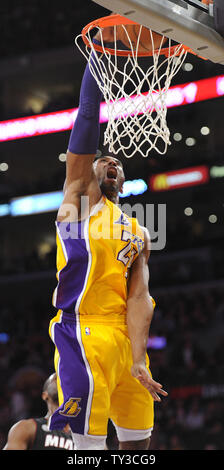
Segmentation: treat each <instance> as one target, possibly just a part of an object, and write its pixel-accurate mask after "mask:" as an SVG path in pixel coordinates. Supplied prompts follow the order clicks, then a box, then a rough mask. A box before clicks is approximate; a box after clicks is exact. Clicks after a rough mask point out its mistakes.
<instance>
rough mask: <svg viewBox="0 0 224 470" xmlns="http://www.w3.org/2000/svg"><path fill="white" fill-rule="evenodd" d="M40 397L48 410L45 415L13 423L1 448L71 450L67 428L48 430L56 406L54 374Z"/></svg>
mask: <svg viewBox="0 0 224 470" xmlns="http://www.w3.org/2000/svg"><path fill="white" fill-rule="evenodd" d="M42 398H43V400H44V401H45V402H46V405H47V408H48V412H47V415H46V416H45V417H42V418H31V419H24V420H21V421H19V422H18V423H16V424H14V425H13V426H12V428H11V429H10V431H9V434H8V440H7V443H6V445H5V447H4V448H3V450H73V449H74V444H73V441H72V437H71V434H70V431H69V429H68V430H67V429H65V430H61V431H57V430H54V431H50V430H49V428H48V420H49V417H50V416H51V415H52V413H53V412H54V411H55V410H56V409H57V408H58V393H57V384H56V374H52V375H50V377H49V378H48V379H47V380H46V382H45V383H44V386H43V392H42Z"/></svg>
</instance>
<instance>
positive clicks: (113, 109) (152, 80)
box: [75, 25, 187, 158]
mask: <svg viewBox="0 0 224 470" xmlns="http://www.w3.org/2000/svg"><path fill="white" fill-rule="evenodd" d="M123 28H124V29H125V32H126V35H127V38H128V39H129V42H130V55H129V56H128V57H125V58H123V59H122V60H123V63H122V65H121V64H120V62H121V59H120V58H119V57H118V56H117V54H116V52H117V49H116V48H117V43H116V27H114V38H115V39H114V46H113V47H114V50H115V53H114V54H113V55H112V54H111V53H109V52H108V51H107V50H105V47H106V45H105V44H104V40H103V37H102V30H101V28H99V27H97V29H98V31H99V32H100V37H101V46H102V47H103V53H99V52H96V50H95V49H94V45H93V42H92V39H91V36H90V31H89V32H88V33H87V34H86V36H87V38H88V41H89V43H90V46H91V48H90V47H87V46H86V47H85V50H83V48H82V47H81V46H80V45H79V39H80V38H81V37H82V36H81V35H79V36H78V37H77V38H76V41H75V42H76V45H77V46H78V48H79V49H80V51H81V52H82V54H83V55H84V56H85V57H86V59H87V60H88V62H89V67H90V71H91V73H92V75H93V76H94V78H95V80H96V81H97V83H98V86H99V88H100V90H101V91H102V93H103V96H104V99H105V102H106V105H107V106H106V111H107V112H106V114H107V115H106V116H105V121H107V119H108V123H107V127H106V131H105V133H104V145H107V146H108V148H109V151H110V152H112V153H114V154H117V153H119V152H120V151H122V153H123V155H125V156H126V157H127V158H130V157H132V156H133V155H135V154H138V153H140V154H141V155H142V156H143V157H147V156H148V155H149V153H150V152H151V150H153V149H154V150H156V151H157V152H158V153H160V154H165V153H166V152H167V147H168V145H170V144H171V142H170V131H169V128H168V126H167V121H166V117H167V94H168V91H169V88H170V84H171V80H172V78H173V77H174V75H176V73H177V72H178V71H179V69H180V68H181V66H182V64H183V62H184V60H185V58H186V55H187V52H186V51H185V50H184V49H183V48H182V45H180V44H178V45H177V46H176V47H175V49H174V50H173V48H172V49H171V40H168V44H166V46H165V47H166V48H168V49H169V53H168V56H167V57H165V56H163V55H162V54H161V49H162V45H163V39H164V38H162V39H161V44H160V46H159V48H157V49H155V48H154V41H153V36H152V32H151V31H150V30H149V34H150V35H151V41H152V46H153V53H152V58H150V57H145V58H144V59H141V60H144V62H146V64H148V63H149V65H147V67H148V68H147V67H146V70H145V68H144V71H143V69H142V67H141V65H140V60H139V57H138V43H137V46H136V49H135V50H134V49H133V45H132V43H131V40H130V38H129V36H128V32H127V30H126V28H125V26H124V25H123ZM140 34H141V29H140V30H139V37H140ZM82 44H83V43H82ZM147 61H148V62H147ZM143 86H144V90H145V87H146V89H147V91H146V92H145V91H144V92H143V91H142V89H143ZM130 89H131V91H130Z"/></svg>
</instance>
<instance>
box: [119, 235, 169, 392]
mask: <svg viewBox="0 0 224 470" xmlns="http://www.w3.org/2000/svg"><path fill="white" fill-rule="evenodd" d="M149 256H150V239H149V234H148V231H147V230H146V229H145V246H144V249H143V251H142V252H141V254H140V255H139V256H138V258H137V259H136V260H135V261H134V263H133V265H132V268H131V276H130V282H129V293H128V300H127V326H128V333H129V337H130V340H131V346H132V357H133V366H132V375H133V376H134V377H136V378H137V379H138V380H139V381H140V382H141V384H142V385H143V386H144V387H146V388H147V389H148V390H149V392H150V393H151V395H152V397H153V399H154V400H155V401H160V397H159V394H160V395H163V396H167V392H165V391H164V390H163V389H162V385H161V384H159V383H158V382H156V381H155V380H153V379H152V377H151V376H150V374H149V371H148V369H147V367H146V350H147V342H148V336H149V328H150V324H151V321H152V317H153V312H154V304H153V300H152V298H151V296H150V294H149V288H148V282H149V269H148V259H149Z"/></svg>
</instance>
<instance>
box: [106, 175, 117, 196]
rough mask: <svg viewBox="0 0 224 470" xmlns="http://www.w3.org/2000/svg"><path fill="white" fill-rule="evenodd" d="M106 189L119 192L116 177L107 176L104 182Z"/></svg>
mask: <svg viewBox="0 0 224 470" xmlns="http://www.w3.org/2000/svg"><path fill="white" fill-rule="evenodd" d="M102 186H103V188H104V191H109V192H111V191H114V192H117V193H118V192H119V184H118V181H117V179H115V178H105V179H104V181H103V184H102Z"/></svg>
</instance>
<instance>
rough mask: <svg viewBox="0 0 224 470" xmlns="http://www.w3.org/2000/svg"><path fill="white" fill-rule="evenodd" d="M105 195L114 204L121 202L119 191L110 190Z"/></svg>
mask: <svg viewBox="0 0 224 470" xmlns="http://www.w3.org/2000/svg"><path fill="white" fill-rule="evenodd" d="M105 196H106V197H107V199H109V201H111V202H113V203H114V204H119V195H118V194H117V193H115V192H109V191H108V192H107V194H105Z"/></svg>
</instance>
